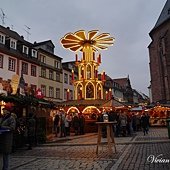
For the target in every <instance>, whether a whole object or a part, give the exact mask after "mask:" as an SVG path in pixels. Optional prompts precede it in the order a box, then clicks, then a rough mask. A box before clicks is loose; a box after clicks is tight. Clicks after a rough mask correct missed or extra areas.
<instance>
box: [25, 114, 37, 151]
mask: <svg viewBox="0 0 170 170" xmlns="http://www.w3.org/2000/svg"><path fill="white" fill-rule="evenodd" d="M35 128H36V120H35V118H34V114H33V113H29V117H28V120H27V135H28V150H31V149H32V146H33V143H34V139H35Z"/></svg>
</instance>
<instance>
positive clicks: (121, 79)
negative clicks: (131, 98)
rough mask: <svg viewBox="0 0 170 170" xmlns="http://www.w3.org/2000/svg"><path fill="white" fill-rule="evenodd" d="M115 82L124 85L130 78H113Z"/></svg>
mask: <svg viewBox="0 0 170 170" xmlns="http://www.w3.org/2000/svg"><path fill="white" fill-rule="evenodd" d="M113 81H114V82H116V83H118V84H119V85H120V86H122V87H126V86H127V82H128V78H119V79H113Z"/></svg>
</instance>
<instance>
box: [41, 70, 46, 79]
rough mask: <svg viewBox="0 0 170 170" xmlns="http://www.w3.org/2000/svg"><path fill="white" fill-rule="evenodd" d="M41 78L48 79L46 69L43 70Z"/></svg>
mask: <svg viewBox="0 0 170 170" xmlns="http://www.w3.org/2000/svg"><path fill="white" fill-rule="evenodd" d="M41 77H44V78H46V69H45V68H41Z"/></svg>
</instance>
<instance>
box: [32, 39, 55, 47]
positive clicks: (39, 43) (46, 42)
mask: <svg viewBox="0 0 170 170" xmlns="http://www.w3.org/2000/svg"><path fill="white" fill-rule="evenodd" d="M48 43H50V44H51V45H52V46H53V47H55V46H54V44H53V42H52V41H51V40H47V41H42V42H38V43H37V42H34V46H35V47H36V46H41V45H46V44H48Z"/></svg>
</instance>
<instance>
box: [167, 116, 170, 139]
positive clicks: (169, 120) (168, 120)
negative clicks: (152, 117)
mask: <svg viewBox="0 0 170 170" xmlns="http://www.w3.org/2000/svg"><path fill="white" fill-rule="evenodd" d="M166 122H167V128H168V137H169V139H170V118H168V119H167V120H166Z"/></svg>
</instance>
